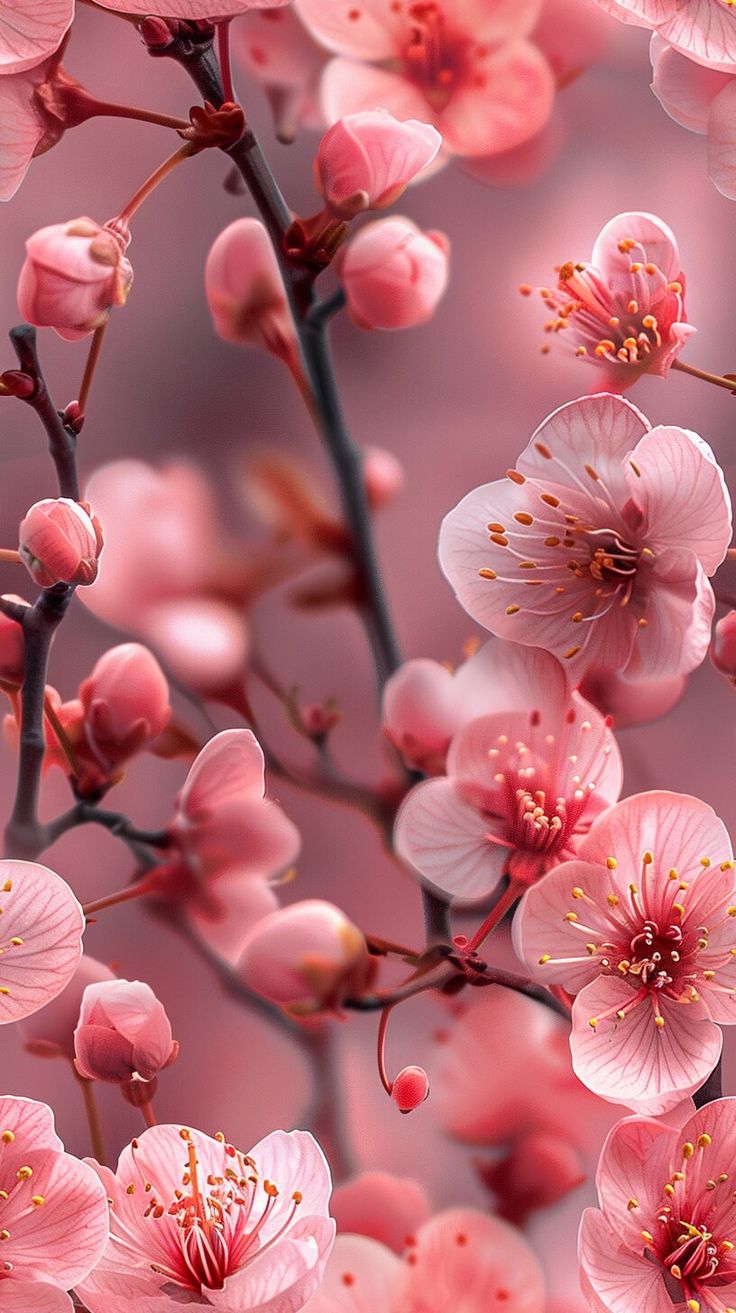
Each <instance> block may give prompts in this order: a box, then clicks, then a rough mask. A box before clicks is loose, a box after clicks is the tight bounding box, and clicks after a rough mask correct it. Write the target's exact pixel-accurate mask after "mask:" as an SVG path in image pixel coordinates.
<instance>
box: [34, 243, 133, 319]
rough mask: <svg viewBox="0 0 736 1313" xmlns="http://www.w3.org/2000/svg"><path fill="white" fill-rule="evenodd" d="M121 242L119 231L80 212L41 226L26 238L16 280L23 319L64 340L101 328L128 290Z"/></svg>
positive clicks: (130, 277)
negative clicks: (78, 215)
mask: <svg viewBox="0 0 736 1313" xmlns="http://www.w3.org/2000/svg"><path fill="white" fill-rule="evenodd" d="M126 246H127V241H126V240H125V238H124V237H123V235H122V234H121V233H120V232H118V231H113V230H112V229H111V228H109V227H104V228H103V227H101V226H100V224H99V223H96V222H95V220H94V219H88V218H85V217H83V218H81V219H72V220H71V221H70V222H69V223H54V224H51V225H50V226H49V227H48V228H40V229H39V231H38V232H36V233H34V234H33V236H32V237H29V238H28V241H27V242H26V252H27V255H26V261H25V264H24V265H23V268H22V269H21V273H20V278H19V280H18V308H19V310H20V313H21V314H22V316H23V318H24V319H27V320H28V322H29V324H35V325H36V326H37V327H38V328H54V329H56V332H57V333H58V334H59V336H60V337H64V338H66V339H67V340H69V341H74V340H76V339H77V338H81V337H86V336H87V334H88V333H92V332H94V330H95V329H96V328H100V327H101V326H102V324H104V323H105V322H106V320H107V318H108V316H109V314H110V311H111V310H112V308H113V307H114V306H119V305H124V304H125V301H126V299H127V296H128V292H129V291H130V286H131V283H132V281H133V269H132V267H131V264H130V261H129V260H127V259H126V256H125V249H126Z"/></svg>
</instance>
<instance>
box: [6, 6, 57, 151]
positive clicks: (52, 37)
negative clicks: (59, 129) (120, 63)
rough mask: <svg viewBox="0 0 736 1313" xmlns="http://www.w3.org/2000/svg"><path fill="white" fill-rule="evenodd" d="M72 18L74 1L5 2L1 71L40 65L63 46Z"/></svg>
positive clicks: (19, 69) (20, 70)
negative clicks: (7, 3) (9, 3)
mask: <svg viewBox="0 0 736 1313" xmlns="http://www.w3.org/2000/svg"><path fill="white" fill-rule="evenodd" d="M73 17H74V0H13V4H12V6H11V5H3V7H2V9H1V10H0V73H23V72H25V71H26V70H27V69H29V68H34V67H35V65H36V64H40V63H41V61H42V60H44V59H46V57H47V56H48V55H51V54H53V52H54V51H55V50H56V49H57V48H58V47H59V46H60V45H61V42H62V39H63V37H64V33H65V32H66V31H67V29H68V28H69V27H70V25H71V21H72V19H73ZM11 20H12V21H11ZM3 145H4V142H3Z"/></svg>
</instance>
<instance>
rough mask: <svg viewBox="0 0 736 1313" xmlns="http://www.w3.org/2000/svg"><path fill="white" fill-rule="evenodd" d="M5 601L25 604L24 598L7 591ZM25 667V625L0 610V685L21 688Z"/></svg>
mask: <svg viewBox="0 0 736 1313" xmlns="http://www.w3.org/2000/svg"><path fill="white" fill-rule="evenodd" d="M4 598H5V601H7V602H18V603H19V604H20V605H21V606H22V605H24V598H22V597H18V596H17V595H16V594H15V593H5V594H4ZM24 669H25V638H24V636H23V626H22V625H21V624H19V623H18V621H17V620H12V619H11V617H10V616H9V615H5V614H4V612H2V611H0V685H3V684H4V685H7V686H9V687H10V688H19V687H20V685H21V684H22V683H23V673H24Z"/></svg>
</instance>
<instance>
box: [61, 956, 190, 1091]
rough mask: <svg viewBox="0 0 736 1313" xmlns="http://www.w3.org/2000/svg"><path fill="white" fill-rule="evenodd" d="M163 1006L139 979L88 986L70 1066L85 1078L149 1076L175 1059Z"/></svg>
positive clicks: (176, 1047)
mask: <svg viewBox="0 0 736 1313" xmlns="http://www.w3.org/2000/svg"><path fill="white" fill-rule="evenodd" d="M178 1052H179V1045H178V1044H177V1043H176V1042H175V1041H174V1040H173V1039H172V1036H171V1023H170V1021H169V1018H168V1016H167V1015H166V1009H165V1008H164V1006H163V1003H161V1002H160V1001H159V1000H158V999H157V998H156V995H155V994H154V992H153V990H152V989H151V987H150V985H146V984H144V983H143V982H142V981H140V980H103V981H99V982H98V983H96V984H91V985H88V986H87V988H86V989H85V991H84V995H83V997H82V1004H81V1009H80V1013H79V1021H78V1024H77V1027H76V1030H75V1032H74V1057H75V1062H74V1065H75V1067H76V1069H77V1072H78V1073H79V1075H80V1076H83V1077H84V1078H85V1080H99V1081H112V1082H115V1083H117V1084H121V1083H123V1082H128V1081H131V1080H132V1079H133V1078H134V1077H137V1078H138V1079H139V1080H141V1081H151V1080H153V1078H154V1076H157V1075H158V1073H159V1072H160V1071H161V1070H162V1069H163V1068H164V1067H168V1066H169V1065H170V1063H172V1062H173V1061H174V1059H175V1058H176V1056H177V1054H178Z"/></svg>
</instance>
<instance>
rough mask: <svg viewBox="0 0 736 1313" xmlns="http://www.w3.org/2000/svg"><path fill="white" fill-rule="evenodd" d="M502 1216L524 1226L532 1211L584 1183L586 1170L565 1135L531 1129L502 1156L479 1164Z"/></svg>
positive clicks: (483, 1177)
mask: <svg viewBox="0 0 736 1313" xmlns="http://www.w3.org/2000/svg"><path fill="white" fill-rule="evenodd" d="M479 1172H480V1176H481V1179H482V1181H483V1184H484V1185H485V1186H487V1187H488V1189H489V1190H492V1191H493V1193H494V1195H495V1196H496V1200H497V1210H498V1215H499V1216H500V1217H505V1218H506V1220H507V1222H513V1223H514V1225H515V1226H521V1225H522V1224H523V1223H524V1221H525V1220H526V1218H527V1216H528V1215H529V1213H532V1212H536V1211H537V1210H538V1209H540V1208H549V1207H550V1206H551V1205H552V1204H556V1203H557V1202H558V1201H559V1200H560V1199H563V1198H564V1197H565V1195H566V1194H569V1193H570V1191H571V1190H574V1189H576V1188H577V1186H579V1185H582V1183H583V1181H584V1180H585V1177H586V1173H585V1170H584V1167H583V1163H582V1159H581V1157H580V1154H579V1153H578V1151H577V1149H576V1148H575V1147H574V1146H573V1145H572V1144H571V1143H570V1141H569V1140H568V1139H567V1138H566V1137H563V1136H561V1135H560V1136H557V1135H549V1134H548V1133H545V1132H538V1133H537V1132H531V1133H530V1134H529V1135H523V1136H520V1137H519V1139H518V1141H517V1143H515V1144H514V1145H513V1146H512V1147H511V1148H510V1149H509V1151H508V1153H507V1154H505V1155H504V1156H503V1157H502V1158H499V1159H497V1160H495V1161H494V1162H492V1163H487V1164H485V1163H484V1164H482V1165H479Z"/></svg>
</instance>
